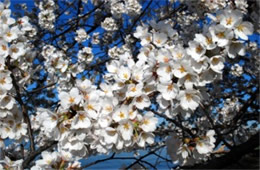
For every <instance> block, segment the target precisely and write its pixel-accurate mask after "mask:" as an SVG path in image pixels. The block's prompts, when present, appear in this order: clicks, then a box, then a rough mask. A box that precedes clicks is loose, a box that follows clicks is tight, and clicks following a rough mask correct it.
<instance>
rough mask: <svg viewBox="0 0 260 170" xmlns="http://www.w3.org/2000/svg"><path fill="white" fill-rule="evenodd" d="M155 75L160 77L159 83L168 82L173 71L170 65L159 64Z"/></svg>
mask: <svg viewBox="0 0 260 170" xmlns="http://www.w3.org/2000/svg"><path fill="white" fill-rule="evenodd" d="M156 73H157V74H158V75H159V76H160V81H161V82H168V81H170V80H171V79H172V76H173V70H172V67H171V65H169V64H164V63H160V64H159V68H158V69H157V71H156Z"/></svg>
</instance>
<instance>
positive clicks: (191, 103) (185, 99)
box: [178, 90, 200, 110]
mask: <svg viewBox="0 0 260 170" xmlns="http://www.w3.org/2000/svg"><path fill="white" fill-rule="evenodd" d="M178 99H179V100H180V105H181V107H182V108H183V109H184V110H188V109H191V110H195V109H196V108H197V107H198V106H199V103H200V97H199V95H198V92H197V91H195V90H186V91H184V90H181V91H180V93H179V96H178Z"/></svg>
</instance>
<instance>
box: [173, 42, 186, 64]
mask: <svg viewBox="0 0 260 170" xmlns="http://www.w3.org/2000/svg"><path fill="white" fill-rule="evenodd" d="M171 53H172V56H173V59H174V60H175V61H180V60H182V59H183V58H185V56H186V51H185V50H184V48H183V47H182V46H181V45H178V46H177V47H175V48H173V49H172V50H171Z"/></svg>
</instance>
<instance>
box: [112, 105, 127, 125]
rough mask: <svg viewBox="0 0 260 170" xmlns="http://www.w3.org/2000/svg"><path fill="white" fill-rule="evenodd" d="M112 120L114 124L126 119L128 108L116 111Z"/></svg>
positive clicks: (123, 107) (122, 107)
mask: <svg viewBox="0 0 260 170" xmlns="http://www.w3.org/2000/svg"><path fill="white" fill-rule="evenodd" d="M112 118H113V120H114V121H115V122H120V121H124V120H127V119H128V107H127V106H126V105H123V106H121V107H120V108H118V109H116V111H115V112H114V113H113V115H112Z"/></svg>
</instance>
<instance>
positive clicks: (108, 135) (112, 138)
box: [103, 127, 118, 144]
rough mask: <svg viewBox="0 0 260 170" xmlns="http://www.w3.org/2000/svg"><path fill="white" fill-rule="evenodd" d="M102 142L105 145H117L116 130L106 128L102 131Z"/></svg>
mask: <svg viewBox="0 0 260 170" xmlns="http://www.w3.org/2000/svg"><path fill="white" fill-rule="evenodd" d="M103 136H104V140H105V142H106V143H107V144H111V143H113V144H116V143H117V140H118V132H117V130H116V129H114V128H111V127H107V128H106V129H105V130H104V134H103Z"/></svg>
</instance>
